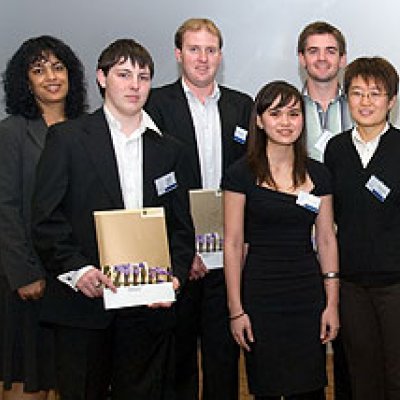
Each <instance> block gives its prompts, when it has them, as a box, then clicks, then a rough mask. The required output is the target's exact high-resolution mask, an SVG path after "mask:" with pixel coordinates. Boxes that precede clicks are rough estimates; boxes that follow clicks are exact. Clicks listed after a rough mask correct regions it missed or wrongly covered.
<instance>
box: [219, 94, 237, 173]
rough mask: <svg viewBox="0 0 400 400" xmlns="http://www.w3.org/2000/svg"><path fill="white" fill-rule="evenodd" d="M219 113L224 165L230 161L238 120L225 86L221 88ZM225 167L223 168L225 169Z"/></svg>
mask: <svg viewBox="0 0 400 400" xmlns="http://www.w3.org/2000/svg"><path fill="white" fill-rule="evenodd" d="M218 109H219V115H220V118H221V139H222V146H223V149H222V165H223V166H225V168H226V167H227V165H225V164H226V163H229V155H230V154H231V152H232V150H231V149H232V147H233V144H234V142H233V134H234V132H235V129H236V126H235V122H236V121H237V115H235V112H236V110H235V108H234V107H232V105H231V103H230V101H229V97H228V96H226V93H225V92H224V90H223V88H221V97H220V99H219V102H218ZM225 168H223V169H225Z"/></svg>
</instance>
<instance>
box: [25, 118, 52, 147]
mask: <svg viewBox="0 0 400 400" xmlns="http://www.w3.org/2000/svg"><path fill="white" fill-rule="evenodd" d="M27 121H28V122H27V123H28V126H27V128H28V134H29V135H30V136H31V138H32V140H33V141H34V142H35V143H36V144H37V146H38V147H39V148H40V150H43V148H44V145H45V142H46V134H47V125H46V123H45V122H44V120H43V118H37V119H29V120H27Z"/></svg>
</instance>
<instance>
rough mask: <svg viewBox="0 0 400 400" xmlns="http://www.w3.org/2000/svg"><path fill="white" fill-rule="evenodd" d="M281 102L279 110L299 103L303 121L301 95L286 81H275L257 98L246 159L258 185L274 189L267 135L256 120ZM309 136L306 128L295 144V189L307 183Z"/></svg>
mask: <svg viewBox="0 0 400 400" xmlns="http://www.w3.org/2000/svg"><path fill="white" fill-rule="evenodd" d="M277 99H279V103H278V104H277V106H276V107H284V106H287V105H288V104H291V103H299V104H300V108H301V112H302V114H303V117H304V101H303V96H302V95H301V93H300V92H299V91H298V90H297V89H296V88H295V87H294V86H293V85H291V84H289V83H287V82H285V81H273V82H270V83H268V84H266V85H265V86H264V87H263V88H262V89H261V90H260V91H259V92H258V94H257V96H256V99H255V104H254V108H253V111H252V114H251V117H250V127H249V139H248V147H247V159H248V162H249V165H250V169H251V170H252V172H253V173H254V175H255V176H256V178H257V180H258V181H259V182H266V183H267V184H268V185H270V186H272V187H276V183H275V181H274V178H273V176H272V173H271V169H270V165H269V160H268V156H267V154H266V148H267V146H268V141H267V135H266V132H265V131H264V130H263V129H261V128H260V127H259V126H258V125H257V116H259V117H261V115H262V114H264V112H265V111H266V110H267V109H268V108H269V107H271V105H272V104H273V103H274V101H275V100H277ZM305 143H306V134H305V128H304V126H303V130H302V132H301V134H300V136H299V138H298V139H297V140H296V142H295V143H294V166H293V173H292V180H293V186H294V187H297V186H299V185H301V184H302V183H304V182H305V180H306V160H307V151H306V144H305Z"/></svg>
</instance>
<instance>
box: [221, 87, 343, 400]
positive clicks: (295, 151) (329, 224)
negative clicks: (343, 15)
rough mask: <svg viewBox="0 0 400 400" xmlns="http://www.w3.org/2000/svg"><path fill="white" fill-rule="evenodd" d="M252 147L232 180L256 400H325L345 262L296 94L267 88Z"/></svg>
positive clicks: (239, 293) (226, 184)
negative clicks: (340, 256) (328, 348)
mask: <svg viewBox="0 0 400 400" xmlns="http://www.w3.org/2000/svg"><path fill="white" fill-rule="evenodd" d="M248 141H249V142H248V152H247V155H246V156H245V157H244V158H243V159H241V160H239V161H238V162H236V163H235V164H234V165H233V166H232V167H231V168H230V170H229V171H228V173H227V174H226V176H225V178H224V181H223V188H224V190H225V193H224V196H225V199H224V202H225V274H226V282H227V288H228V304H229V310H230V316H229V318H230V319H231V330H232V334H233V336H234V338H235V340H236V342H237V343H238V344H239V345H240V346H241V347H243V348H244V349H245V350H246V351H245V357H246V369H247V375H248V383H249V389H250V392H251V393H252V394H254V395H255V397H256V399H281V396H285V399H308V400H311V399H318V400H320V399H323V398H324V386H325V385H326V372H325V346H324V345H325V343H327V342H328V341H330V340H332V339H333V338H335V336H336V334H337V331H338V329H339V319H338V312H337V303H338V279H337V278H338V261H337V259H338V257H337V246H336V237H335V232H334V225H333V217H332V195H331V193H332V192H331V184H330V175H329V173H328V171H327V170H326V168H325V167H324V165H322V164H321V163H319V162H317V161H314V160H312V159H309V158H307V156H306V151H305V146H304V143H305V134H304V106H303V100H302V96H301V94H300V93H299V92H298V90H297V89H296V88H294V87H293V86H291V85H289V84H288V83H286V82H282V81H277V82H272V83H269V84H267V85H266V86H265V87H263V88H262V89H261V91H260V92H259V94H258V95H257V97H256V101H255V108H254V111H253V115H252V119H251V125H250V130H249V138H248ZM314 224H315V239H316V244H317V246H318V259H317V256H316V254H315V252H314V251H313V247H312V243H311V231H312V227H313V225H314ZM245 243H246V245H245ZM245 248H246V252H247V254H246V255H244V249H245ZM243 259H244V264H243V262H241V260H243ZM242 265H243V268H242Z"/></svg>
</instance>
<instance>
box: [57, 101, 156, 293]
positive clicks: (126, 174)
mask: <svg viewBox="0 0 400 400" xmlns="http://www.w3.org/2000/svg"><path fill="white" fill-rule="evenodd" d="M104 115H105V117H106V121H107V123H108V126H109V128H110V132H111V139H112V143H113V146H114V152H115V157H116V159H117V168H118V174H119V181H120V185H121V191H122V198H123V201H124V205H125V209H135V208H142V207H143V134H144V132H145V131H146V129H151V130H153V131H155V132H157V133H158V134H160V135H161V132H160V130H159V129H158V127H157V125H156V124H155V123H154V121H153V120H152V119H151V118H150V116H149V115H148V114H147V113H146V112H145V111H144V110H142V120H141V122H140V126H139V127H138V128H137V129H135V130H134V131H133V132H131V133H130V134H128V135H126V134H125V133H123V132H122V131H121V123H120V122H119V121H118V120H117V119H116V118H115V117H114V116H113V115H112V114H111V112H110V110H108V109H107V107H106V106H104ZM92 268H95V267H93V266H91V265H87V266H84V267H82V268H80V269H79V270H72V271H68V272H66V273H64V274H61V275H59V276H58V279H59V280H60V281H61V282H63V283H65V284H67V285H69V286H71V287H72V288H73V289H74V290H78V289H77V288H76V283H77V282H78V280H79V279H80V277H81V276H82V275H84V274H85V273H86V272H87V271H88V270H90V269H92Z"/></svg>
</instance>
